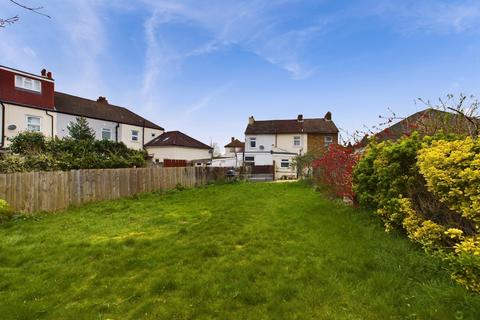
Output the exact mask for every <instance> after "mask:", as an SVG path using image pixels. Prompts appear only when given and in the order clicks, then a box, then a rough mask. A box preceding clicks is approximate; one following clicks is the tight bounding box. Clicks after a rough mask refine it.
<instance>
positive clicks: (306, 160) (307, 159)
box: [292, 152, 315, 178]
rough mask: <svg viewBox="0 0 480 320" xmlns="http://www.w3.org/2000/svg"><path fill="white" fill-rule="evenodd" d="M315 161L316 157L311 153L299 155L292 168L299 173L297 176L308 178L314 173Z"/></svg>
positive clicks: (293, 161) (294, 159)
mask: <svg viewBox="0 0 480 320" xmlns="http://www.w3.org/2000/svg"><path fill="white" fill-rule="evenodd" d="M313 160H315V156H314V155H313V154H311V153H309V152H307V153H305V154H303V155H298V156H296V157H295V158H293V160H292V168H294V169H295V170H296V171H297V176H298V177H299V178H301V177H304V176H306V177H308V176H310V174H311V171H312V162H313Z"/></svg>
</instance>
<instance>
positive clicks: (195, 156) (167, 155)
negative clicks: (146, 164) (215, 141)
mask: <svg viewBox="0 0 480 320" xmlns="http://www.w3.org/2000/svg"><path fill="white" fill-rule="evenodd" d="M146 149H147V152H148V154H149V155H152V156H153V161H157V159H158V161H159V162H163V160H164V159H175V160H187V161H192V160H199V159H209V158H210V152H209V151H210V150H208V149H198V148H187V147H174V146H171V147H147V148H146Z"/></svg>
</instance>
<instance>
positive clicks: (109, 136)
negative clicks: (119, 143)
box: [102, 128, 112, 140]
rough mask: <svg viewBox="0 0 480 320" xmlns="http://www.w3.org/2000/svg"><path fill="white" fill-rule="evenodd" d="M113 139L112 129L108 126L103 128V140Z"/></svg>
mask: <svg viewBox="0 0 480 320" xmlns="http://www.w3.org/2000/svg"><path fill="white" fill-rule="evenodd" d="M111 139H112V130H110V129H108V128H103V129H102V140H111Z"/></svg>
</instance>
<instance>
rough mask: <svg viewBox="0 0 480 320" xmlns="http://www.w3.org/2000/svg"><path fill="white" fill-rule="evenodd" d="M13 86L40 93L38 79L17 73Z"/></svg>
mask: <svg viewBox="0 0 480 320" xmlns="http://www.w3.org/2000/svg"><path fill="white" fill-rule="evenodd" d="M15 87H17V88H20V89H23V90H28V91H33V92H38V93H42V82H41V81H40V80H37V79H32V78H28V77H24V76H20V75H18V74H16V75H15Z"/></svg>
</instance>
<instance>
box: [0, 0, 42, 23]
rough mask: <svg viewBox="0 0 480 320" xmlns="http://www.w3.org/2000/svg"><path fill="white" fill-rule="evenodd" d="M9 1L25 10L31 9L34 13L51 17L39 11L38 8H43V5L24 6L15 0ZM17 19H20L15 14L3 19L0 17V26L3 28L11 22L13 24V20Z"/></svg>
mask: <svg viewBox="0 0 480 320" xmlns="http://www.w3.org/2000/svg"><path fill="white" fill-rule="evenodd" d="M9 1H10V2H11V3H13V4H14V5H16V6H18V7H20V8H23V9H25V10H28V11H31V12H34V13H36V14H39V15H41V16H44V17H46V18H49V19H51V18H52V17H50V16H49V15H48V14H45V13H43V12H41V11H40V10H42V9H43V7H42V6H41V7H30V6H26V5H24V4H22V3H20V2H18V1H15V0H9ZM18 20H20V17H19V15H18V14H17V15H15V16H13V17H10V18H5V19H2V18H0V28H5V27H6V26H8V25H11V24H14V23H15V22H17V21H18Z"/></svg>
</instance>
